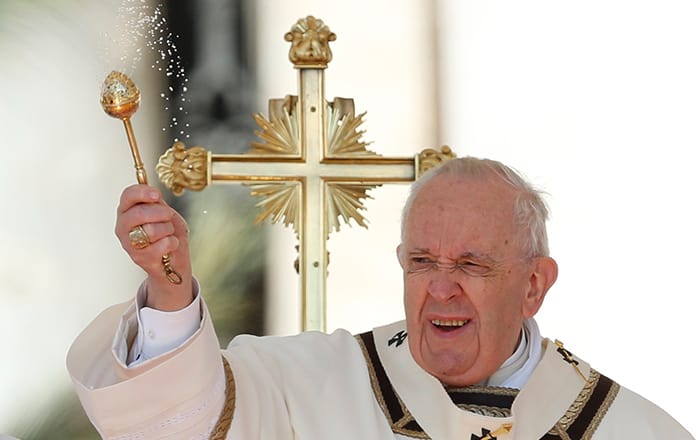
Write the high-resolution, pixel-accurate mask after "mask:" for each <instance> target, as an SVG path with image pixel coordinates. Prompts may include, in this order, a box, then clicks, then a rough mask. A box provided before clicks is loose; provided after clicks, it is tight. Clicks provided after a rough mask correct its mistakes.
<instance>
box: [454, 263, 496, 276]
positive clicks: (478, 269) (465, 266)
mask: <svg viewBox="0 0 700 440" xmlns="http://www.w3.org/2000/svg"><path fill="white" fill-rule="evenodd" d="M457 267H458V268H459V270H461V271H462V272H464V273H468V274H472V275H483V274H485V273H487V272H488V271H489V267H488V266H484V265H481V264H479V263H475V262H473V261H460V262H458V263H457Z"/></svg>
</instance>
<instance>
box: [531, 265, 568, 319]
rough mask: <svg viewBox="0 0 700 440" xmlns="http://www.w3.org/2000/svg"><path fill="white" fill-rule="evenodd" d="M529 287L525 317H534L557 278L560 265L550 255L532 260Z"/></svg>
mask: <svg viewBox="0 0 700 440" xmlns="http://www.w3.org/2000/svg"><path fill="white" fill-rule="evenodd" d="M532 265H533V266H532V269H531V272H530V279H529V288H528V292H527V295H526V296H525V299H524V301H523V310H522V311H523V317H524V318H526V319H527V318H532V317H533V316H535V314H536V313H537V311H538V310H539V309H540V307H541V306H542V302H544V297H545V295H547V291H548V290H549V288H550V287H552V284H554V282H555V281H556V280H557V275H558V274H559V267H558V266H557V262H556V261H554V259H553V258H550V257H536V258H535V260H534V261H533V262H532Z"/></svg>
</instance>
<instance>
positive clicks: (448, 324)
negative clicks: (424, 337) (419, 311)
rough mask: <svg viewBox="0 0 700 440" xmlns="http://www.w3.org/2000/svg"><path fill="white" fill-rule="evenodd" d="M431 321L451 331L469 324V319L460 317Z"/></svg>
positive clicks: (440, 328) (434, 324) (443, 329)
mask: <svg viewBox="0 0 700 440" xmlns="http://www.w3.org/2000/svg"><path fill="white" fill-rule="evenodd" d="M430 323H431V324H433V326H435V327H436V328H438V329H439V330H442V331H445V332H451V331H455V330H458V329H460V328H462V327H464V325H465V324H468V323H469V321H468V320H458V319H432V320H431V321H430Z"/></svg>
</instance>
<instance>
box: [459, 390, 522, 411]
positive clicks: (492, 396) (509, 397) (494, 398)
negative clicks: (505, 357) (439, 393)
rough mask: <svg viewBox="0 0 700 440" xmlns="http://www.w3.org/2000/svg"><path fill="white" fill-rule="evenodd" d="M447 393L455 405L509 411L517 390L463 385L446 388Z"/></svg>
mask: <svg viewBox="0 0 700 440" xmlns="http://www.w3.org/2000/svg"><path fill="white" fill-rule="evenodd" d="M447 394H448V395H449V396H450V399H452V402H453V403H454V404H455V405H457V406H460V407H462V406H479V407H488V408H494V409H497V410H500V411H506V412H507V413H510V409H511V407H512V406H513V401H514V400H515V396H517V395H518V390H517V389H515V388H496V387H483V386H473V387H463V388H447Z"/></svg>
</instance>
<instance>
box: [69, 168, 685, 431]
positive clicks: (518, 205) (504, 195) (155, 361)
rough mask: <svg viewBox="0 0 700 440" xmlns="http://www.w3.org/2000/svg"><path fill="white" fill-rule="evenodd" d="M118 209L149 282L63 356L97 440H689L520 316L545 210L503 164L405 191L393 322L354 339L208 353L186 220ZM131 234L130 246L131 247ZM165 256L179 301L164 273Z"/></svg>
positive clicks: (527, 315) (122, 231) (544, 268)
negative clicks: (400, 278)
mask: <svg viewBox="0 0 700 440" xmlns="http://www.w3.org/2000/svg"><path fill="white" fill-rule="evenodd" d="M118 212H119V213H118V219H117V227H116V233H117V236H118V237H119V239H120V241H121V243H122V245H123V247H124V249H125V250H126V251H127V253H128V254H129V255H130V256H131V258H132V259H133V260H134V261H135V262H136V263H137V264H138V265H139V266H141V267H142V268H143V269H144V270H145V271H146V272H147V273H148V279H147V281H146V282H145V283H144V284H143V285H142V287H141V288H140V290H139V292H138V294H137V298H136V301H135V302H134V303H132V304H126V305H121V306H115V307H112V308H111V309H108V310H106V311H105V312H103V313H102V315H100V316H99V317H98V318H97V319H96V320H95V321H94V322H93V323H92V324H90V326H89V327H88V328H87V329H86V330H85V331H84V332H83V333H82V334H81V335H80V336H79V337H78V339H77V340H76V342H75V343H74V344H73V346H72V347H71V350H70V352H69V354H68V368H69V370H70V373H71V376H72V377H73V380H74V382H75V385H76V389H77V391H78V395H79V397H80V399H81V401H82V404H83V406H84V408H85V410H86V412H87V414H88V415H89V417H90V419H91V420H92V422H93V423H94V424H95V426H96V427H97V429H98V431H99V432H100V434H101V435H102V436H103V437H105V438H110V439H148V438H154V439H155V438H176V439H208V438H212V439H224V438H228V439H310V440H317V439H324V440H325V439H365V440H366V439H393V438H397V439H410V438H419V439H425V438H432V439H460V440H463V439H471V440H474V439H492V440H493V439H498V440H506V439H520V440H535V439H601V440H602V439H635V440H640V439H642V440H643V439H691V438H692V437H691V435H690V434H689V433H688V432H687V431H686V430H684V429H683V428H682V427H681V426H680V425H679V424H678V423H677V422H676V421H675V420H673V418H671V417H670V416H669V415H668V414H666V413H665V412H663V411H662V410H661V409H659V408H658V407H656V406H655V405H654V404H652V403H650V402H648V401H647V400H645V399H643V398H642V397H640V396H638V395H636V394H634V393H633V392H631V391H629V390H627V389H625V388H623V387H621V386H619V385H618V384H617V383H615V382H614V381H612V380H610V379H608V378H607V377H605V376H604V375H602V374H600V373H599V372H597V371H596V370H594V369H593V368H591V367H590V366H589V365H588V364H587V363H586V362H584V361H583V360H581V359H580V358H578V357H577V356H575V355H574V354H573V353H572V352H571V351H569V350H568V349H566V348H564V347H563V346H562V345H561V344H560V343H553V342H551V341H549V340H547V339H543V338H542V337H541V336H540V333H539V330H538V328H537V324H536V323H535V321H534V319H533V317H534V315H535V314H536V313H537V311H538V310H539V308H540V306H541V305H542V302H543V300H544V298H545V295H546V293H547V291H548V290H549V288H550V287H551V286H552V284H553V283H554V282H555V280H556V278H557V265H556V263H555V261H554V260H553V259H552V258H550V257H549V256H548V249H547V234H546V228H545V220H546V218H547V208H546V206H545V204H544V202H543V201H542V199H541V197H540V195H539V194H538V193H537V191H535V190H534V189H533V188H532V187H531V186H530V184H528V183H527V182H525V181H524V180H523V179H522V178H521V177H520V176H519V175H518V174H517V173H515V172H514V171H513V170H511V169H510V168H508V167H506V166H505V165H503V164H501V163H499V162H495V161H490V160H483V159H475V158H463V159H455V160H453V161H450V162H448V163H447V164H445V165H443V166H441V167H439V168H437V169H435V170H433V171H431V172H429V173H428V174H426V175H425V176H424V177H423V178H421V180H419V181H418V182H417V183H416V184H414V186H413V188H412V192H411V195H410V197H409V199H408V201H407V203H406V207H405V209H404V217H403V225H402V236H401V240H402V242H401V244H400V245H399V246H398V248H397V255H398V260H399V263H400V264H401V267H402V269H403V272H404V304H405V312H406V320H405V321H401V322H397V323H394V324H390V325H388V326H384V327H379V328H376V329H374V330H373V331H372V332H367V333H364V334H361V335H356V336H353V335H351V334H349V333H348V332H345V331H340V330H339V331H336V332H334V333H333V334H331V335H326V334H321V333H317V332H308V333H303V334H300V335H297V336H293V337H265V338H256V337H251V336H238V337H236V338H235V339H234V340H233V341H232V342H231V343H230V344H229V346H228V348H227V349H226V350H223V351H220V349H219V347H218V343H217V338H216V335H215V333H214V330H213V328H212V324H211V321H210V318H209V313H208V311H207V308H206V305H205V304H204V303H203V301H202V300H201V298H200V293H199V291H198V286H197V283H196V282H193V280H192V274H191V269H190V263H189V254H188V249H187V227H186V225H185V223H184V221H183V220H182V218H181V217H180V216H179V215H178V214H177V213H175V212H174V211H173V210H172V209H171V208H169V207H168V206H167V205H166V204H165V203H164V202H163V201H162V199H161V196H160V194H159V193H158V192H157V191H156V190H155V189H153V188H150V187H147V186H144V185H138V186H133V187H130V188H127V189H126V190H125V191H124V193H123V195H122V198H121V202H120V206H119V210H118ZM139 226H141V227H142V228H144V230H145V232H146V235H147V236H148V237H149V239H150V240H149V242H150V245H148V246H146V247H144V248H140V247H141V246H134V244H138V243H132V241H131V240H130V238H129V233H130V231H132V230H134V228H138V227H139ZM132 238H133V237H132ZM167 253H170V254H171V255H172V264H173V265H174V266H175V267H177V268H178V269H179V270H180V271H181V273H182V276H183V279H184V280H185V282H184V283H183V284H182V285H180V286H175V285H173V284H172V283H170V282H168V281H167V279H166V278H165V276H164V275H163V272H162V266H161V256H162V255H165V254H167Z"/></svg>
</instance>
